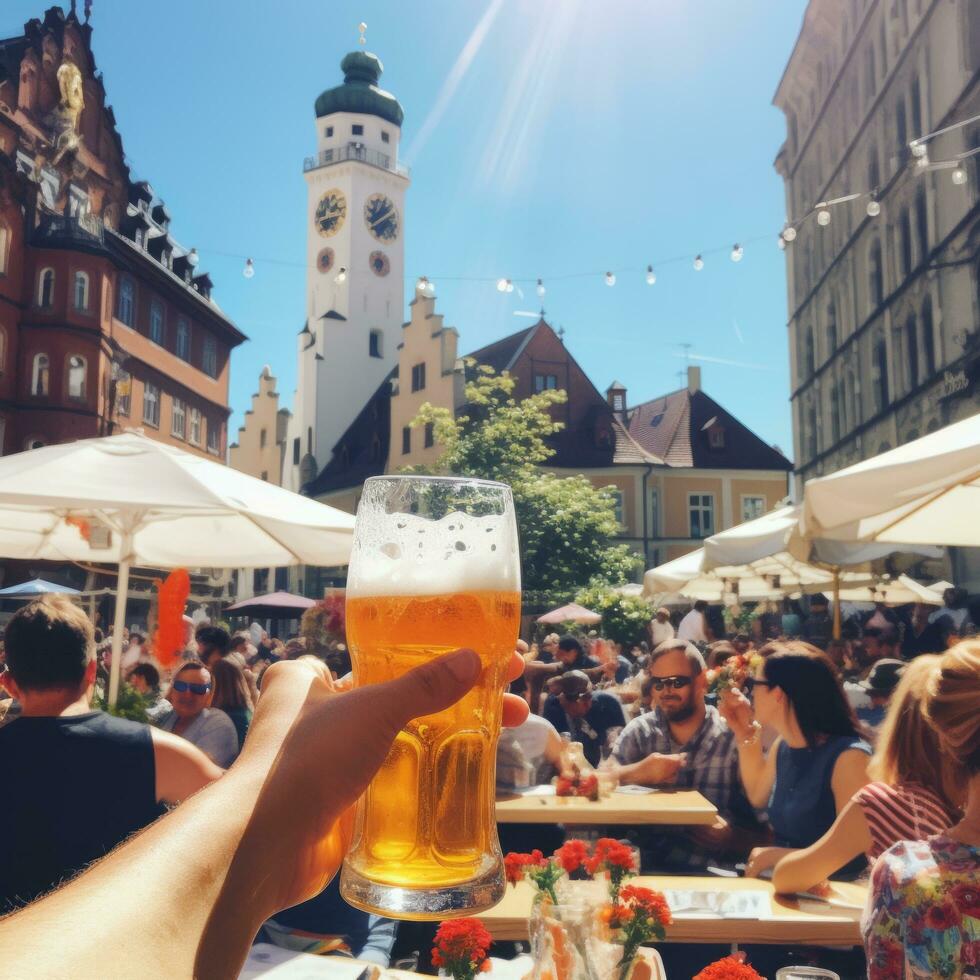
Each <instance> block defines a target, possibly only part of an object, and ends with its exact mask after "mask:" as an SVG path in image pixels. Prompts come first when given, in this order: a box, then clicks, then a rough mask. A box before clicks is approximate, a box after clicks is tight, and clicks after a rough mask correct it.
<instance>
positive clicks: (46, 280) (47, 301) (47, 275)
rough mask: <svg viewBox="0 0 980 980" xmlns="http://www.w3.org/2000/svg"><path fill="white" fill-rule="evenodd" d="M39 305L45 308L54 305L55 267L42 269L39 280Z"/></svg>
mask: <svg viewBox="0 0 980 980" xmlns="http://www.w3.org/2000/svg"><path fill="white" fill-rule="evenodd" d="M37 305H38V306H40V307H42V308H43V309H50V308H51V307H52V306H54V269H42V270H41V276H40V278H39V279H38V281H37Z"/></svg>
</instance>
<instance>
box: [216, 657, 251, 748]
mask: <svg viewBox="0 0 980 980" xmlns="http://www.w3.org/2000/svg"><path fill="white" fill-rule="evenodd" d="M211 677H212V679H213V683H214V697H213V698H212V700H211V707H212V708H220V709H221V710H222V711H223V712H224V713H225V714H226V715H228V717H229V718H230V719H231V720H232V721H233V722H234V723H235V731H236V732H237V733H238V748H239V751H240V750H241V747H242V744H243V743H244V741H245V736H246V734H248V726H249V725H250V724H251V723H252V712H253V711H254V710H255V705H254V702H253V701H252V692H251V691H250V690H249V685H248V680H247V679H246V677H245V671H244V670H242V667H241V665H240V664H239V663H238V662H237V660H233V659H232V658H231V657H221V658H219V659H218V660H216V661H215V663H214V665H213V666H212V667H211Z"/></svg>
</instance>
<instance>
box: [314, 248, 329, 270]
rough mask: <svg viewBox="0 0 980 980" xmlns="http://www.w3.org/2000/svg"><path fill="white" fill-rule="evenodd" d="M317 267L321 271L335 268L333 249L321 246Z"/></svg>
mask: <svg viewBox="0 0 980 980" xmlns="http://www.w3.org/2000/svg"><path fill="white" fill-rule="evenodd" d="M316 267H317V269H318V270H319V271H320V272H324V273H326V272H329V271H330V270H331V269H332V268H333V249H332V248H321V249H320V251H319V252H318V253H317V257H316Z"/></svg>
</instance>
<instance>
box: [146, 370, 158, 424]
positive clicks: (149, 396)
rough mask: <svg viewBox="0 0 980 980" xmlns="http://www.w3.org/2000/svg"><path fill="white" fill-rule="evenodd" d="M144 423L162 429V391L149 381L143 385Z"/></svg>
mask: <svg viewBox="0 0 980 980" xmlns="http://www.w3.org/2000/svg"><path fill="white" fill-rule="evenodd" d="M143 421H144V422H145V423H146V424H147V425H152V426H153V427H154V428H155V429H159V428H160V389H159V388H158V387H157V386H156V385H155V384H152V383H151V382H149V381H147V382H145V383H144V384H143Z"/></svg>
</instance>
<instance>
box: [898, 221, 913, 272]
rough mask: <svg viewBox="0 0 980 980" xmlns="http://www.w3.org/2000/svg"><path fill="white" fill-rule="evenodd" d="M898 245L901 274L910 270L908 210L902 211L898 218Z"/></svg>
mask: <svg viewBox="0 0 980 980" xmlns="http://www.w3.org/2000/svg"><path fill="white" fill-rule="evenodd" d="M898 247H899V255H900V256H901V258H902V276H903V277H904V276H907V275H908V274H909V273H910V272H911V271H912V264H913V263H912V222H911V220H910V219H909V213H908V211H903V212H902V216H901V217H900V218H899V219H898Z"/></svg>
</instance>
